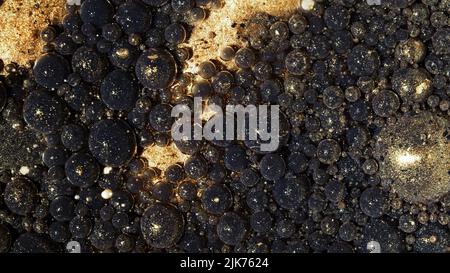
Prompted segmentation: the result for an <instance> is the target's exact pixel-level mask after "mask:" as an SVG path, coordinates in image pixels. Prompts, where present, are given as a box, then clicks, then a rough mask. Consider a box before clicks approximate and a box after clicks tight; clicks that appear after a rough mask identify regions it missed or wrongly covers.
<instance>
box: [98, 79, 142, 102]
mask: <svg viewBox="0 0 450 273" xmlns="http://www.w3.org/2000/svg"><path fill="white" fill-rule="evenodd" d="M138 90H139V87H138V82H137V80H136V79H135V77H134V75H132V74H130V73H128V72H125V71H123V70H114V71H112V72H111V73H109V74H108V75H106V77H105V78H104V79H103V82H102V85H101V88H100V94H101V98H102V100H103V102H104V103H105V104H106V105H107V106H108V107H109V108H110V109H112V110H117V111H123V110H130V109H131V108H133V106H134V105H135V103H136V100H137V98H138Z"/></svg>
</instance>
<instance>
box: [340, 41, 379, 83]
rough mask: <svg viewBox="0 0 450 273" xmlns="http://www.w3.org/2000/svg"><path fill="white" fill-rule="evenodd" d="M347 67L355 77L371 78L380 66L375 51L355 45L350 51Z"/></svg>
mask: <svg viewBox="0 0 450 273" xmlns="http://www.w3.org/2000/svg"><path fill="white" fill-rule="evenodd" d="M347 65H348V68H349V69H350V72H351V73H352V74H354V75H356V76H371V75H372V74H374V73H375V72H376V70H377V69H378V67H379V66H380V59H379V56H378V53H377V52H376V51H375V50H371V49H369V48H368V47H366V46H364V45H357V46H355V47H354V48H353V49H352V50H351V51H350V54H349V56H348V59H347Z"/></svg>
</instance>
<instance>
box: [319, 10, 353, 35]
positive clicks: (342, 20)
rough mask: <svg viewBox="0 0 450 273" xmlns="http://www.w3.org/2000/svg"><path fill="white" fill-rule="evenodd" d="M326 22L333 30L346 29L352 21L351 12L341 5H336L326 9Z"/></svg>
mask: <svg viewBox="0 0 450 273" xmlns="http://www.w3.org/2000/svg"><path fill="white" fill-rule="evenodd" d="M324 21H325V24H326V25H327V26H328V27H329V28H330V29H332V30H341V29H344V28H345V27H346V26H347V25H348V24H349V22H350V13H349V12H348V10H347V9H346V8H345V7H343V6H339V5H334V6H331V7H329V8H327V9H326V10H325V14H324Z"/></svg>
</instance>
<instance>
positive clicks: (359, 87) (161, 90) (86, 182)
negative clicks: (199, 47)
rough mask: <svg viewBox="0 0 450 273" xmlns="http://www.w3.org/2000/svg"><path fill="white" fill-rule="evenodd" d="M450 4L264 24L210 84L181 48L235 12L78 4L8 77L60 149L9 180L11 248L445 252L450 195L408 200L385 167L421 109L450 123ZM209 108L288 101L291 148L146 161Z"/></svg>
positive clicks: (201, 149)
mask: <svg viewBox="0 0 450 273" xmlns="http://www.w3.org/2000/svg"><path fill="white" fill-rule="evenodd" d="M449 3H450V2H448V1H444V0H442V1H438V0H422V1H410V0H395V1H383V5H380V6H372V5H368V4H367V3H366V2H365V1H357V0H334V1H333V0H329V1H328V0H322V1H315V2H314V6H313V7H312V9H310V10H308V11H304V10H302V9H299V10H298V12H296V13H294V14H292V15H291V16H290V17H289V18H287V19H282V18H275V17H272V16H270V15H267V14H255V16H254V17H252V18H249V19H248V20H247V21H246V22H236V23H237V24H240V30H239V32H240V33H239V35H240V36H241V37H242V38H243V39H245V40H246V41H247V42H248V44H247V46H245V47H242V48H236V47H235V46H234V45H223V49H222V50H221V52H220V54H219V56H218V58H217V59H216V60H210V61H207V62H204V63H201V64H199V69H198V73H197V74H195V75H194V74H190V73H185V72H183V71H184V68H185V67H186V65H187V64H186V61H187V60H189V59H190V58H192V56H193V55H195V48H193V49H190V48H186V47H183V42H184V41H186V39H188V37H189V33H190V29H191V28H192V27H195V24H197V23H199V22H201V21H202V20H203V19H204V18H205V16H207V10H208V8H220V1H214V0H141V1H139V0H127V1H124V0H85V1H83V2H82V5H81V7H80V8H79V9H78V8H77V7H75V6H68V7H67V9H68V14H67V15H66V17H65V18H64V20H63V23H62V25H61V26H49V27H48V28H46V29H44V30H43V31H42V33H41V37H42V39H43V40H44V41H45V42H47V45H46V46H45V48H44V51H45V52H44V54H43V55H42V56H41V57H40V58H39V59H38V60H37V61H36V62H35V64H34V66H33V67H32V73H31V76H30V77H25V78H26V79H25V80H23V74H24V73H25V74H26V73H27V71H21V70H20V69H19V68H17V67H15V66H14V65H9V66H8V67H7V69H6V70H7V72H8V73H9V74H8V76H6V77H3V78H2V82H3V84H2V85H1V86H0V107H3V106H4V105H5V103H6V101H8V100H10V101H11V100H13V101H15V103H16V104H17V105H18V106H17V107H21V106H22V105H23V119H24V121H25V123H26V124H23V125H22V126H19V129H20V127H23V126H28V127H31V128H32V129H33V130H35V131H36V132H38V133H40V134H42V135H43V136H44V139H45V141H46V148H45V151H44V152H43V155H42V163H43V165H42V166H36V167H35V168H32V170H30V171H29V172H27V173H26V174H24V175H17V174H11V173H9V172H8V171H3V172H2V176H1V182H2V184H1V187H0V189H1V191H2V194H3V196H4V198H3V201H2V204H1V210H0V221H1V224H0V238H2V240H0V251H2V252H3V251H13V252H35V251H36V252H45V251H63V250H64V249H65V245H66V244H67V243H69V242H70V243H73V241H76V242H78V243H79V244H80V246H81V250H82V251H83V252H110V251H117V252H160V251H166V252H225V253H227V252H296V253H298V252H355V251H357V252H402V251H416V252H443V251H446V249H447V248H448V246H449V243H450V233H449V230H448V229H449V223H450V221H449V220H450V219H449V215H448V211H449V210H450V202H449V201H448V198H449V197H450V196H447V195H443V196H438V197H435V196H433V197H435V199H433V200H426V201H427V203H425V204H423V203H409V202H406V201H403V200H402V199H401V198H400V197H399V196H398V195H397V194H396V192H395V190H391V186H392V181H390V180H389V179H385V178H381V177H380V176H379V175H378V173H379V165H381V164H380V162H379V161H380V160H383V159H382V158H377V159H375V158H374V154H375V152H376V151H375V149H376V148H375V137H376V136H377V135H378V134H379V133H380V132H381V131H383V130H385V128H389V126H391V125H392V124H395V122H396V120H397V119H398V118H399V117H401V116H402V115H404V114H405V113H408V114H415V113H420V112H429V113H431V114H432V115H436V116H441V117H442V118H444V119H447V120H448V115H449V96H450V89H449V88H448V80H449V76H450V39H449V37H450V27H449V26H448V24H447V22H448V17H449V16H450V14H449V13H448V10H449V8H450V6H449V5H450V4H449ZM229 63H232V64H233V65H230V66H227V65H226V64H229ZM233 66H235V67H237V69H236V70H227V69H226V68H225V67H233ZM17 82H23V85H22V87H21V88H17V85H14V84H13V83H17ZM196 96H199V97H202V98H204V99H205V103H206V104H208V103H215V104H218V105H222V106H224V105H226V104H243V105H250V104H252V105H260V104H278V105H280V109H281V112H282V113H281V114H280V145H279V148H278V150H277V151H275V152H272V153H264V152H262V151H261V150H260V149H259V145H260V143H259V142H258V141H211V142H208V141H175V145H176V147H177V148H178V149H179V150H180V151H181V152H182V153H184V154H187V155H189V158H188V159H187V160H186V161H185V162H179V164H174V165H172V166H169V167H168V168H167V169H165V170H158V169H155V168H151V167H149V166H148V163H147V161H146V159H145V158H143V157H141V156H140V155H141V154H142V151H143V150H144V149H145V148H147V147H149V146H151V145H159V146H167V145H169V144H171V143H172V142H173V141H172V140H171V137H170V128H171V125H172V124H173V118H172V117H171V115H170V112H171V109H172V107H173V106H174V105H177V104H188V105H191V104H192V102H193V97H196ZM8 97H9V98H8ZM447 124H448V123H447ZM403 133H405V134H408V133H412V134H420V133H421V132H403ZM442 137H444V138H447V141H448V131H447V135H444V136H442ZM381 141H383V140H381ZM406 148H407V147H406ZM406 191H407V189H406Z"/></svg>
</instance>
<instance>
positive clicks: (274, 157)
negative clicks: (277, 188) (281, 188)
mask: <svg viewBox="0 0 450 273" xmlns="http://www.w3.org/2000/svg"><path fill="white" fill-rule="evenodd" d="M259 170H260V172H261V175H262V176H263V177H264V178H265V179H267V180H272V181H275V180H278V179H280V178H281V177H283V176H284V173H285V171H286V163H285V162H284V159H283V158H282V157H281V156H280V155H278V154H267V155H265V156H264V157H263V158H262V159H261V162H260V163H259Z"/></svg>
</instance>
